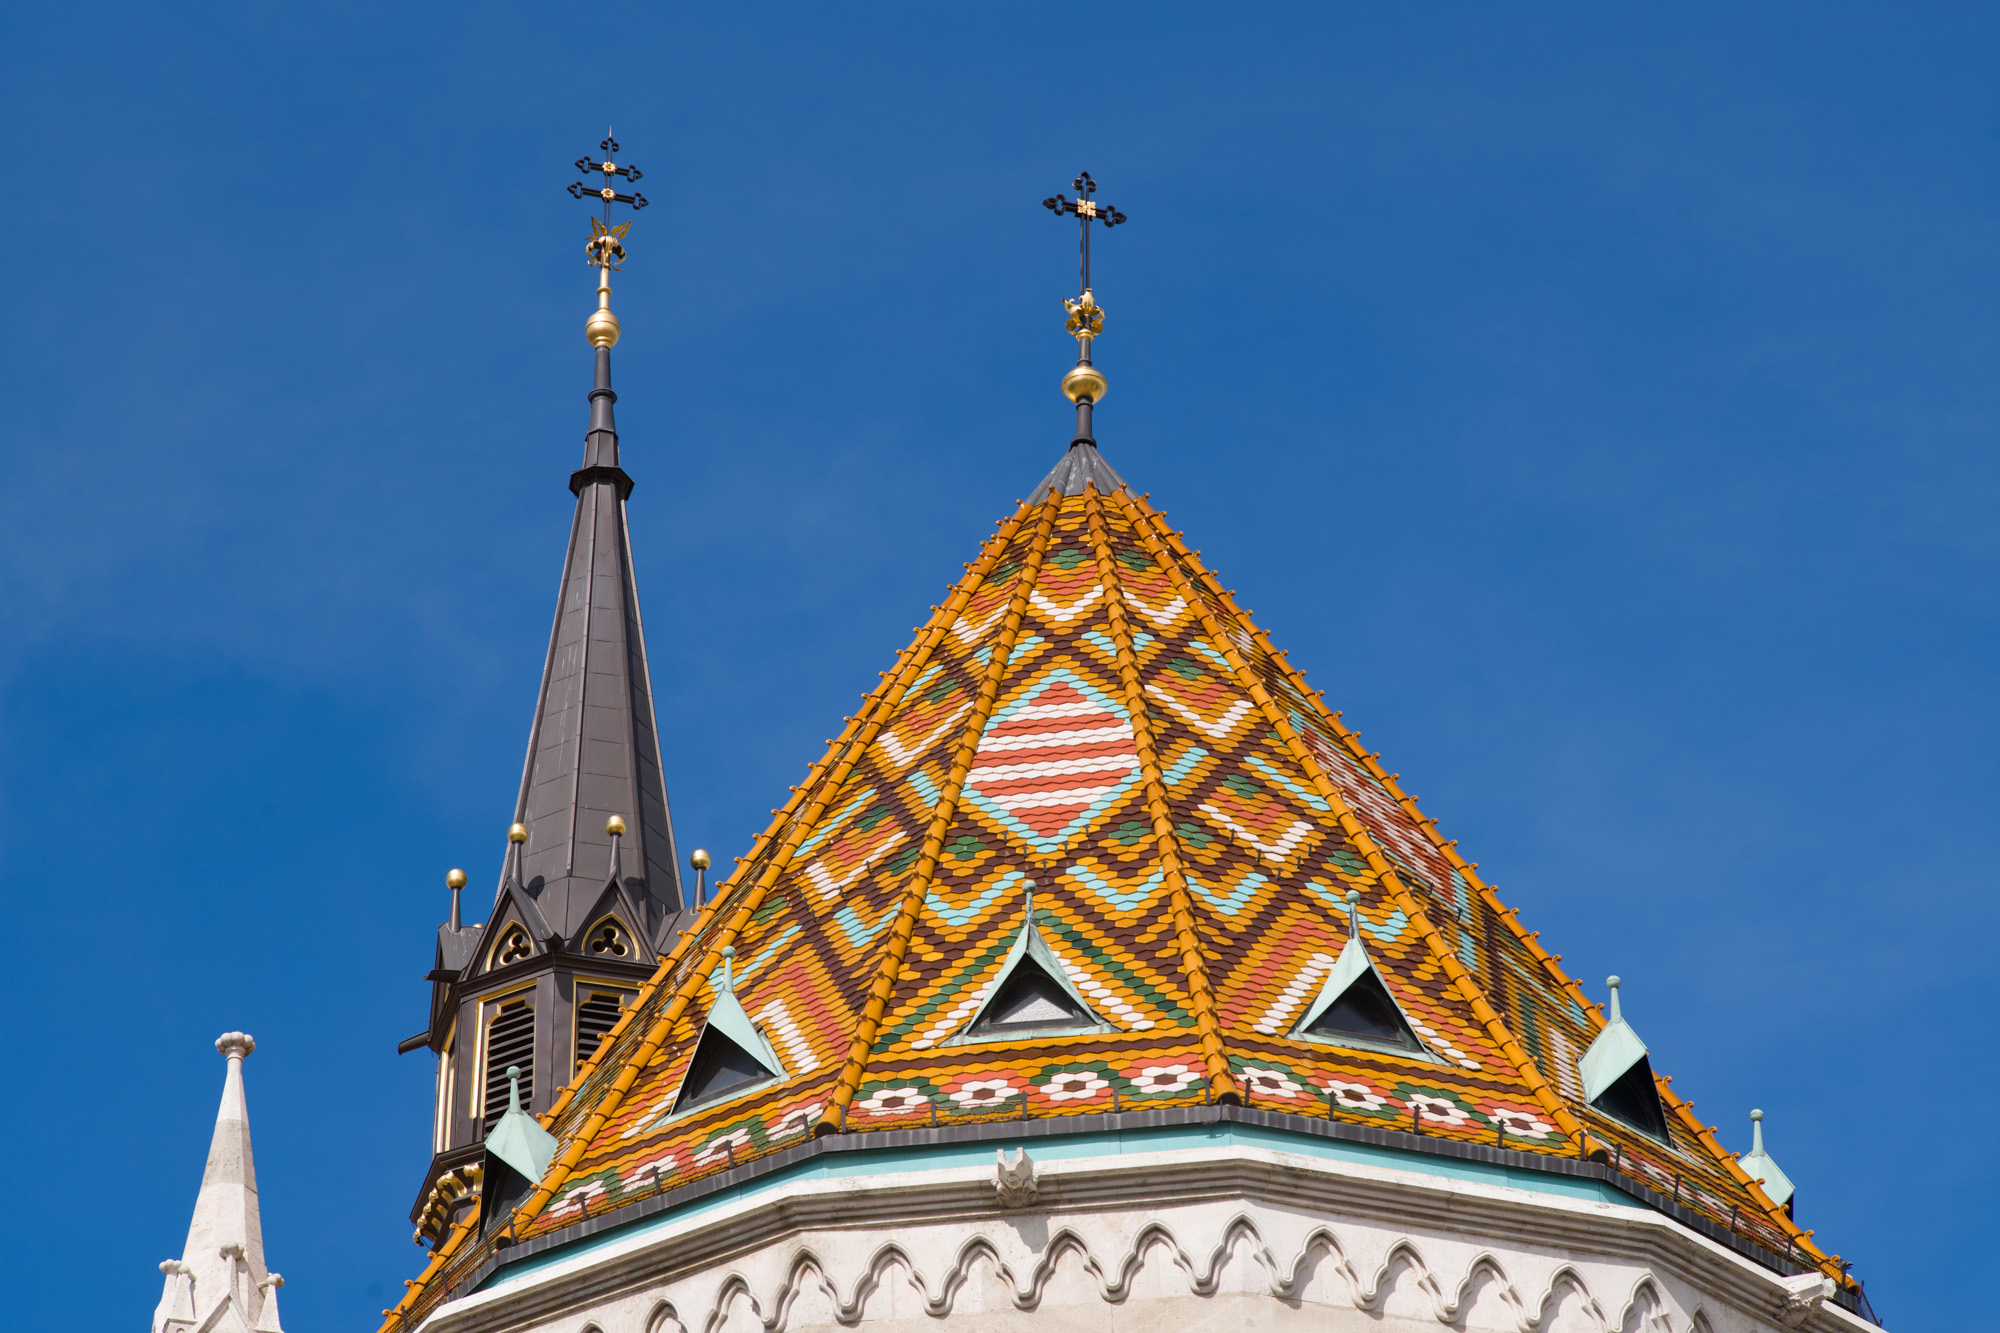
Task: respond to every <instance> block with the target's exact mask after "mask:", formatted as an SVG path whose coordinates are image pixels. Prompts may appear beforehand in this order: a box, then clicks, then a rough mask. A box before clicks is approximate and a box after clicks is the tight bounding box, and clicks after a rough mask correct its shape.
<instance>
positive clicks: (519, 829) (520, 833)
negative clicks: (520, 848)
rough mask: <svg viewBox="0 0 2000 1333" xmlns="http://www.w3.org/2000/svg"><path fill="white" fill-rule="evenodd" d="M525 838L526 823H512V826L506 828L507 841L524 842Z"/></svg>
mask: <svg viewBox="0 0 2000 1333" xmlns="http://www.w3.org/2000/svg"><path fill="white" fill-rule="evenodd" d="M527 840H528V826H527V825H526V824H516V825H514V827H512V828H510V829H508V830H507V841H509V842H526V841H527Z"/></svg>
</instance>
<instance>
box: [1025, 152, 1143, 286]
mask: <svg viewBox="0 0 2000 1333" xmlns="http://www.w3.org/2000/svg"><path fill="white" fill-rule="evenodd" d="M1070 188H1071V189H1073V190H1075V191H1076V196H1077V197H1076V198H1074V199H1065V198H1064V197H1063V196H1062V195H1061V194H1054V195H1051V196H1050V197H1048V198H1047V199H1044V200H1042V207H1043V208H1046V209H1048V210H1049V211H1050V212H1052V213H1054V214H1055V215H1056V216H1057V217H1061V216H1062V215H1063V214H1065V213H1074V214H1075V215H1076V222H1077V243H1076V246H1077V288H1078V290H1079V291H1082V292H1085V293H1088V292H1089V291H1090V224H1091V220H1092V219H1095V220H1097V221H1099V222H1102V223H1103V224H1104V225H1105V226H1107V227H1115V226H1117V225H1118V224H1119V223H1121V222H1123V221H1125V215H1124V214H1123V213H1120V212H1119V211H1118V210H1117V209H1115V208H1113V207H1112V206H1111V205H1110V204H1100V203H1098V202H1097V201H1096V200H1095V199H1093V198H1091V196H1092V195H1094V194H1096V193H1097V182H1096V181H1094V180H1092V179H1091V178H1090V173H1089V172H1087V171H1085V172H1080V173H1078V175H1077V178H1076V179H1075V180H1074V181H1071V182H1070Z"/></svg>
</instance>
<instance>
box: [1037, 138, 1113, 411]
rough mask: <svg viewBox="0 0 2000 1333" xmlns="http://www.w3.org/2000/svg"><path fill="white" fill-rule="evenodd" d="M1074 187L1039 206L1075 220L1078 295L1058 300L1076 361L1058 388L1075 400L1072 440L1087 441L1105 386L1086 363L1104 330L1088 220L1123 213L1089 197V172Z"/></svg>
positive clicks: (1109, 220) (1093, 189)
mask: <svg viewBox="0 0 2000 1333" xmlns="http://www.w3.org/2000/svg"><path fill="white" fill-rule="evenodd" d="M1074 188H1075V190H1076V192H1077V197H1076V198H1074V199H1070V198H1066V197H1065V196H1063V195H1061V194H1057V195H1053V196H1051V197H1050V198H1047V199H1044V200H1042V207H1044V208H1046V209H1048V210H1049V211H1050V212H1052V213H1054V214H1055V215H1056V216H1057V217H1061V216H1063V215H1064V214H1065V213H1068V214H1071V215H1073V216H1074V217H1075V218H1076V223H1077V287H1078V288H1079V289H1080V290H1081V292H1082V295H1080V296H1078V297H1077V298H1076V299H1075V300H1074V301H1072V300H1069V299H1068V298H1064V300H1063V303H1062V304H1063V310H1064V311H1065V312H1066V313H1067V315H1068V318H1067V319H1066V320H1065V321H1064V323H1063V327H1064V328H1065V329H1066V330H1068V332H1069V335H1070V337H1072V338H1074V339H1076V365H1075V367H1074V368H1073V369H1071V370H1070V372H1069V373H1068V374H1066V375H1064V376H1063V377H1062V391H1063V397H1065V398H1067V399H1069V400H1070V401H1071V402H1072V403H1075V404H1076V439H1075V440H1074V441H1072V443H1083V442H1088V441H1090V409H1091V407H1092V406H1093V405H1094V404H1096V403H1098V402H1100V401H1101V400H1102V399H1103V397H1104V391H1105V389H1106V388H1108V387H1109V386H1108V384H1107V383H1106V381H1105V378H1104V372H1103V371H1101V370H1099V369H1098V368H1097V367H1095V366H1093V365H1091V364H1090V340H1091V339H1093V338H1095V337H1098V336H1099V335H1100V334H1102V333H1103V332H1104V307H1103V306H1101V305H1099V304H1098V303H1097V296H1096V293H1094V292H1093V291H1092V290H1091V287H1090V224H1091V223H1092V222H1099V223H1102V224H1103V225H1104V226H1106V227H1115V226H1117V225H1118V224H1119V223H1121V222H1123V221H1125V215H1124V214H1123V213H1121V212H1119V211H1118V210H1117V209H1115V208H1113V207H1112V206H1111V205H1109V204H1106V203H1102V202H1100V201H1098V200H1096V199H1093V198H1092V197H1091V196H1092V195H1094V194H1096V193H1097V182H1096V181H1094V180H1092V179H1091V178H1090V173H1089V172H1087V171H1085V172H1081V173H1079V174H1078V175H1077V178H1076V181H1075V183H1074Z"/></svg>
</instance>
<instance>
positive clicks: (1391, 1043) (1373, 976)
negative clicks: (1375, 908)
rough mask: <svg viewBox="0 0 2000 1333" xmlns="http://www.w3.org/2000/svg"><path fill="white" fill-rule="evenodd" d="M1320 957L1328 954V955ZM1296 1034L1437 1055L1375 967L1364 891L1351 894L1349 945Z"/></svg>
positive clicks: (1361, 1046) (1425, 1056)
mask: <svg viewBox="0 0 2000 1333" xmlns="http://www.w3.org/2000/svg"><path fill="white" fill-rule="evenodd" d="M1321 957H1322V958H1323V957H1325V955H1324V954H1322V955H1321ZM1292 1035H1293V1036H1295V1037H1304V1038H1305V1039H1306V1040H1308V1041H1324V1042H1330V1043H1333V1044H1336V1045H1340V1046H1353V1047H1357V1048H1359V1049H1361V1050H1373V1051H1387V1052H1392V1053H1395V1054H1399V1055H1410V1056H1414V1057H1416V1058H1418V1059H1434V1058H1435V1057H1434V1056H1432V1055H1431V1053H1430V1051H1429V1050H1427V1049H1426V1048H1425V1046H1424V1044H1423V1042H1421V1041H1419V1040H1418V1039H1417V1033H1416V1029H1415V1028H1414V1027H1413V1026H1412V1025H1411V1023H1410V1019H1409V1015H1407V1014H1405V1013H1404V1012H1403V1006H1402V1005H1400V1004H1398V1003H1397V1002H1396V997H1395V996H1394V995H1392V994H1391V993H1390V991H1389V986H1388V983H1386V982H1385V981H1383V980H1382V974H1381V973H1380V972H1378V971H1377V970H1376V969H1375V960H1374V959H1373V958H1371V957H1369V954H1368V945H1367V944H1366V942H1365V941H1364V940H1363V938H1362V933H1361V895H1360V894H1359V893H1358V892H1353V891H1350V892H1349V893H1348V895H1347V943H1346V944H1345V945H1344V946H1342V948H1341V950H1340V957H1339V958H1337V959H1335V960H1334V964H1333V970H1332V971H1331V972H1329V973H1327V976H1326V982H1325V984H1323V985H1322V986H1321V987H1320V989H1319V995H1318V996H1317V997H1316V998H1315V999H1314V1000H1313V1002H1312V1003H1311V1004H1309V1005H1307V1006H1306V1011H1305V1014H1304V1016H1303V1017H1301V1018H1300V1019H1299V1021H1298V1024H1297V1025H1296V1026H1295V1027H1294V1028H1293V1029H1292Z"/></svg>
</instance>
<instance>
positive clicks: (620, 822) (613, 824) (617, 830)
mask: <svg viewBox="0 0 2000 1333" xmlns="http://www.w3.org/2000/svg"><path fill="white" fill-rule="evenodd" d="M604 831H605V832H606V833H609V834H610V835H611V836H612V837H614V838H618V837H623V836H624V834H625V821H624V819H623V818H622V817H620V816H618V815H613V816H611V818H609V819H607V820H605V821H604Z"/></svg>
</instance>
